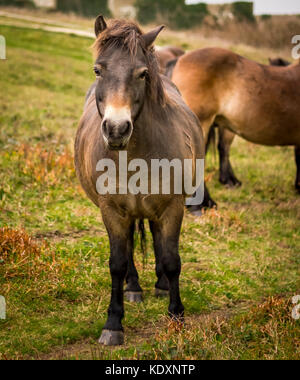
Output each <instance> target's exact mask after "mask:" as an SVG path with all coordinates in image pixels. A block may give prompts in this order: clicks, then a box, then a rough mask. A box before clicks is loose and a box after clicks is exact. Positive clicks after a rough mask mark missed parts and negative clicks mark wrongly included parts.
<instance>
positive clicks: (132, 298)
mask: <svg viewBox="0 0 300 380" xmlns="http://www.w3.org/2000/svg"><path fill="white" fill-rule="evenodd" d="M134 230H135V223H132V225H131V227H130V238H129V239H128V245H127V252H128V270H127V275H126V283H127V286H126V289H125V297H126V298H127V300H128V301H129V302H137V303H139V302H142V301H143V290H142V288H141V287H140V284H139V275H138V272H137V270H136V267H135V264H134V256H133V254H134Z"/></svg>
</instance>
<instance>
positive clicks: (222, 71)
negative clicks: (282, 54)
mask: <svg viewBox="0 0 300 380" xmlns="http://www.w3.org/2000/svg"><path fill="white" fill-rule="evenodd" d="M172 80H173V82H174V83H175V84H176V85H177V87H178V88H179V90H180V92H181V94H182V96H183V98H184V99H185V101H186V103H187V104H188V105H189V106H190V108H191V109H192V110H193V111H194V112H195V113H196V115H197V116H198V117H199V119H200V122H201V124H202V128H203V131H204V135H205V140H206V141H207V138H208V135H209V131H210V128H211V126H212V125H213V124H214V123H216V124H217V125H218V126H219V127H220V128H222V129H223V130H226V129H227V130H229V131H231V132H233V134H231V138H234V134H237V135H239V136H241V137H243V138H244V139H246V140H248V141H251V142H253V143H256V144H262V145H270V146H274V145H282V146H284V145H293V146H295V153H296V164H297V178H296V188H297V190H298V191H299V192H300V116H299V105H300V64H296V65H292V66H289V67H271V66H265V65H260V64H258V63H256V62H253V61H250V60H248V59H246V58H243V57H241V56H239V55H237V54H235V53H232V52H230V51H227V50H224V49H219V48H208V49H202V50H196V51H194V52H192V53H189V54H185V55H184V56H183V57H180V58H179V60H178V63H177V64H176V66H175V69H174V72H173V76H172ZM229 135H230V134H229ZM228 144H229V146H230V144H231V143H230V141H229V142H228ZM227 162H229V160H227ZM229 169H230V168H229ZM227 170H228V168H227Z"/></svg>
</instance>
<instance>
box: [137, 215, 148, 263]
mask: <svg viewBox="0 0 300 380" xmlns="http://www.w3.org/2000/svg"><path fill="white" fill-rule="evenodd" d="M138 233H139V235H140V242H141V251H142V254H143V266H144V267H145V265H146V261H147V236H146V229H145V223H144V220H143V219H141V220H140V221H139V224H138Z"/></svg>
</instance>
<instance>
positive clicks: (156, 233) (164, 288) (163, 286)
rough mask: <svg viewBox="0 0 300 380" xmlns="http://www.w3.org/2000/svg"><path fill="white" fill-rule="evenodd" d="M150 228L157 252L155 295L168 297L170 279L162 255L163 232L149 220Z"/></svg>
mask: <svg viewBox="0 0 300 380" xmlns="http://www.w3.org/2000/svg"><path fill="white" fill-rule="evenodd" d="M149 224H150V230H151V233H152V236H153V245H154V253H155V271H156V276H157V282H156V284H155V295H156V297H167V296H168V295H169V289H170V287H169V281H168V279H167V276H166V275H165V272H164V268H163V264H162V256H163V247H162V242H161V233H160V227H159V225H157V224H155V223H153V222H151V221H150V222H149Z"/></svg>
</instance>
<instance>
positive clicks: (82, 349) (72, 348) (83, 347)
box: [30, 303, 249, 360]
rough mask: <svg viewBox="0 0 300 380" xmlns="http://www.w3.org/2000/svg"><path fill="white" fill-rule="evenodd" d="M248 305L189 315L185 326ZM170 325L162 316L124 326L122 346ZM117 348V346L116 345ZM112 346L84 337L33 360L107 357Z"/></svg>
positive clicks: (146, 339) (225, 315)
mask: <svg viewBox="0 0 300 380" xmlns="http://www.w3.org/2000/svg"><path fill="white" fill-rule="evenodd" d="M247 307H249V303H243V304H240V305H238V306H236V307H235V308H231V309H230V308H224V309H221V310H218V311H215V312H213V313H210V314H200V315H190V316H187V317H186V319H185V328H186V329H189V328H195V326H199V325H201V324H208V322H210V321H211V322H213V321H216V320H217V321H219V323H222V322H223V321H227V320H229V319H230V318H231V317H232V316H234V315H235V314H236V313H237V312H241V311H242V310H243V309H244V308H247ZM168 327H170V319H168V318H167V317H166V318H164V319H163V320H162V321H160V322H159V323H156V324H154V323H152V324H151V323H149V324H148V325H146V326H143V327H139V328H135V327H131V328H126V331H125V345H124V346H123V347H122V348H123V349H124V351H126V349H129V348H131V347H132V346H138V345H139V344H141V343H147V342H150V341H151V340H152V339H153V338H154V337H155V336H156V335H158V334H159V331H162V330H163V329H166V328H168ZM118 348H119V347H118ZM118 348H114V347H103V346H100V345H98V343H97V341H94V340H93V339H85V340H82V341H80V342H77V343H74V344H71V345H68V346H62V347H55V348H54V349H53V350H52V351H51V352H49V353H47V354H40V355H37V356H36V357H34V358H30V359H34V360H68V359H77V360H95V359H101V358H102V357H103V355H104V354H105V357H107V356H108V357H109V356H110V354H111V353H113V351H114V350H116V349H118Z"/></svg>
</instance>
